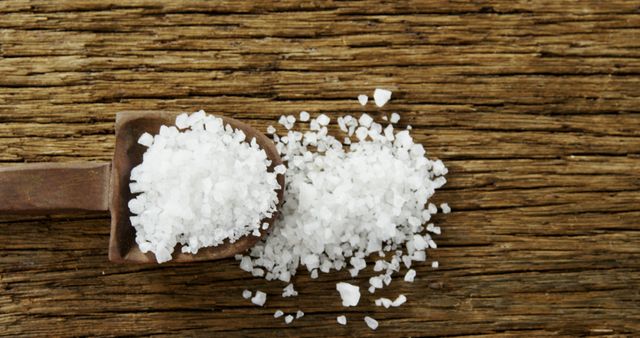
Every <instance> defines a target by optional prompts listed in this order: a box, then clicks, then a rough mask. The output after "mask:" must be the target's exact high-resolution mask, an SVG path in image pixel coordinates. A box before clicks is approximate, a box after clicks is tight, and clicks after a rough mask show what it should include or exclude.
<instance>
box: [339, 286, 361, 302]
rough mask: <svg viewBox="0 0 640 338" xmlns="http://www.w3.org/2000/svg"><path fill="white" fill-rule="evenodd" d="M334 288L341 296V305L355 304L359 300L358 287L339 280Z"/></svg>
mask: <svg viewBox="0 0 640 338" xmlns="http://www.w3.org/2000/svg"><path fill="white" fill-rule="evenodd" d="M336 290H338V292H339V293H340V298H342V306H356V305H358V301H360V287H358V286H356V285H351V284H349V283H344V282H340V283H337V284H336Z"/></svg>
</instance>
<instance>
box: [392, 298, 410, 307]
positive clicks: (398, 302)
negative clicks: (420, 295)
mask: <svg viewBox="0 0 640 338" xmlns="http://www.w3.org/2000/svg"><path fill="white" fill-rule="evenodd" d="M406 302H407V297H405V295H400V296H398V298H396V299H395V300H394V301H393V302H392V303H391V306H393V307H398V306H400V305H402V304H404V303H406Z"/></svg>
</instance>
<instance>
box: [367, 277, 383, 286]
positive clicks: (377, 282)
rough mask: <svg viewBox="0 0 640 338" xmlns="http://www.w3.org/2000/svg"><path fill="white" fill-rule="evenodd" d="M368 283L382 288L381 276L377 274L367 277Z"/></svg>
mask: <svg viewBox="0 0 640 338" xmlns="http://www.w3.org/2000/svg"><path fill="white" fill-rule="evenodd" d="M369 284H371V286H373V287H375V288H376V289H382V278H380V277H379V276H374V277H371V278H369Z"/></svg>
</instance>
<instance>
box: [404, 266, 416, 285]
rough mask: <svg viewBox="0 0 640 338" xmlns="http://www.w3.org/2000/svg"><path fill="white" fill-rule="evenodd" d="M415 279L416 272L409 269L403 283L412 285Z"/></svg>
mask: <svg viewBox="0 0 640 338" xmlns="http://www.w3.org/2000/svg"><path fill="white" fill-rule="evenodd" d="M415 278H416V270H414V269H409V271H407V273H406V274H405V275H404V281H405V282H409V283H413V280H414V279H415Z"/></svg>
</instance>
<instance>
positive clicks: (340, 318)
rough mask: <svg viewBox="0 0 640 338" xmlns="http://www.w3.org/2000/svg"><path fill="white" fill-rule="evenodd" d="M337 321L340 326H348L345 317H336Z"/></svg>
mask: <svg viewBox="0 0 640 338" xmlns="http://www.w3.org/2000/svg"><path fill="white" fill-rule="evenodd" d="M336 320H337V321H338V324H340V325H347V317H345V316H338V317H336Z"/></svg>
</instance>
